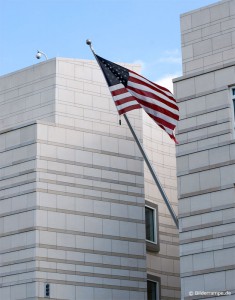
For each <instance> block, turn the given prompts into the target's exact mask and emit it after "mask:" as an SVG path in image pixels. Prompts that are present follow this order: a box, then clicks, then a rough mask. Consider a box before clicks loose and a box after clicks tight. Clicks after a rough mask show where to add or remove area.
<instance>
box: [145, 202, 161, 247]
mask: <svg viewBox="0 0 235 300" xmlns="http://www.w3.org/2000/svg"><path fill="white" fill-rule="evenodd" d="M145 208H150V209H152V210H153V211H154V236H155V242H153V241H150V240H147V239H146V237H145V239H146V250H147V251H150V252H159V251H160V244H159V220H158V219H159V218H158V205H157V204H155V203H152V202H150V201H147V200H146V201H145ZM145 226H146V220H145ZM145 231H146V227H145Z"/></svg>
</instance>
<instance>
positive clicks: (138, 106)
mask: <svg viewBox="0 0 235 300" xmlns="http://www.w3.org/2000/svg"><path fill="white" fill-rule="evenodd" d="M139 108H141V106H140V105H139V104H135V105H132V106H128V107H125V108H123V109H120V110H118V113H119V115H122V114H124V113H126V112H128V111H131V110H134V109H139Z"/></svg>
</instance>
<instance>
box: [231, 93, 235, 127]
mask: <svg viewBox="0 0 235 300" xmlns="http://www.w3.org/2000/svg"><path fill="white" fill-rule="evenodd" d="M231 94H232V109H233V128H234V129H235V87H232V88H231Z"/></svg>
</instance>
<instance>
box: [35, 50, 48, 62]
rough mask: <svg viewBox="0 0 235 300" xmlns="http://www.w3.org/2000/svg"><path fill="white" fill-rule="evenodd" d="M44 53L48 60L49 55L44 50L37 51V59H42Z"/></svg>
mask: <svg viewBox="0 0 235 300" xmlns="http://www.w3.org/2000/svg"><path fill="white" fill-rule="evenodd" d="M42 55H43V56H44V57H45V59H46V60H47V59H48V57H47V56H46V54H45V53H44V52H42V51H39V50H38V52H37V54H36V55H35V56H36V58H37V59H40V58H41V57H42Z"/></svg>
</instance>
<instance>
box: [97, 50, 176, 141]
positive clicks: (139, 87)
mask: <svg viewBox="0 0 235 300" xmlns="http://www.w3.org/2000/svg"><path fill="white" fill-rule="evenodd" d="M96 59H97V61H98V62H99V65H100V67H101V69H102V71H103V74H104V76H105V79H106V81H107V84H108V86H109V90H110V92H111V95H112V97H113V100H114V103H115V105H116V108H117V111H118V113H119V115H122V114H124V113H126V112H128V111H131V110H134V109H140V108H143V109H144V110H145V112H146V113H147V114H148V115H149V116H150V117H151V118H152V119H153V120H154V121H155V122H156V123H157V124H158V125H159V126H160V127H161V128H162V129H163V130H165V131H166V132H167V133H168V135H169V136H170V138H171V139H173V140H174V141H175V142H176V143H177V141H176V139H175V135H174V129H175V127H176V124H177V121H178V120H179V109H178V106H177V104H176V100H175V98H174V96H173V95H172V93H171V92H170V91H169V90H168V89H166V88H165V87H162V86H160V85H158V84H155V83H153V82H151V81H150V80H148V79H146V78H144V77H143V76H141V75H139V74H137V73H135V72H133V71H131V70H128V69H126V68H125V67H122V66H119V65H117V64H115V63H113V62H110V61H108V60H106V59H104V58H102V57H100V56H98V55H96Z"/></svg>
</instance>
